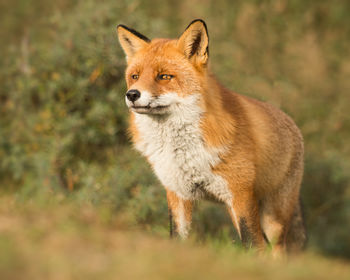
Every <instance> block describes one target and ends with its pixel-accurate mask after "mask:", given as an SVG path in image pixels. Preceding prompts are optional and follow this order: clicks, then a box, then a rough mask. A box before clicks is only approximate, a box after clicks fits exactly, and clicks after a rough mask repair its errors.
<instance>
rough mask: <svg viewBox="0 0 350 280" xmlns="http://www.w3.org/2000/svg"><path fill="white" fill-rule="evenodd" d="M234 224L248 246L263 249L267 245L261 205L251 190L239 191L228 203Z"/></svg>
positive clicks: (244, 243)
mask: <svg viewBox="0 0 350 280" xmlns="http://www.w3.org/2000/svg"><path fill="white" fill-rule="evenodd" d="M227 208H228V211H229V213H230V216H231V218H232V221H233V224H234V226H235V228H236V230H237V232H238V234H239V236H240V239H241V241H242V243H243V245H244V246H245V247H246V248H250V247H255V248H257V249H258V250H262V249H264V248H265V246H266V242H265V239H264V235H263V232H262V229H261V226H260V217H259V206H258V201H257V199H256V198H255V196H254V194H253V193H252V192H250V191H247V190H245V191H237V192H234V193H233V199H232V200H231V201H230V202H229V203H228V205H227Z"/></svg>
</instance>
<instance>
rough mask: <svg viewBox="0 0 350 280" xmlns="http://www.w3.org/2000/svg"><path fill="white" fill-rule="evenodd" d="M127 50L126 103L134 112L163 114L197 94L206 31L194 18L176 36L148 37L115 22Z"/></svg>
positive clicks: (205, 56)
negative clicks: (182, 31)
mask: <svg viewBox="0 0 350 280" xmlns="http://www.w3.org/2000/svg"><path fill="white" fill-rule="evenodd" d="M117 29H118V36H119V41H120V44H121V46H122V48H123V50H124V52H125V54H126V59H127V69H126V82H127V86H128V91H127V93H126V97H125V100H126V104H127V106H128V107H129V108H130V109H131V110H133V111H134V112H137V113H143V114H165V113H170V112H171V111H172V109H173V108H175V107H176V106H177V105H179V104H181V103H182V102H186V100H188V99H189V98H188V97H189V96H191V95H194V94H198V93H199V92H200V91H201V88H202V87H203V83H204V79H203V77H204V76H205V75H206V72H207V63H208V55H209V53H208V43H209V37H208V31H207V27H206V24H205V22H204V21H202V20H199V19H197V20H194V21H192V22H191V23H190V25H189V26H188V27H187V28H186V30H185V31H184V33H183V34H182V35H181V36H180V37H179V38H178V39H173V40H171V39H154V40H152V41H151V40H150V39H148V38H147V37H145V36H144V35H142V34H140V33H138V32H137V31H135V30H133V29H130V28H128V27H126V26H124V25H119V26H118V28H117Z"/></svg>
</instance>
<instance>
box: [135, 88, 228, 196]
mask: <svg viewBox="0 0 350 280" xmlns="http://www.w3.org/2000/svg"><path fill="white" fill-rule="evenodd" d="M199 101H200V94H192V95H190V96H187V97H179V96H178V95H177V94H176V93H168V94H164V95H161V96H160V97H159V98H157V99H156V100H155V101H154V102H157V105H155V106H164V105H169V104H171V106H170V107H169V112H168V113H167V114H166V115H141V114H135V124H136V126H137V128H138V130H139V132H140V138H141V140H140V141H138V142H137V143H135V144H136V148H137V149H138V150H139V151H141V152H142V154H143V155H145V156H146V157H147V158H148V160H149V161H150V162H151V163H152V165H153V167H154V170H155V173H156V175H157V176H158V178H159V179H160V181H161V182H162V184H163V185H164V186H165V187H166V188H167V189H169V190H171V191H174V192H175V193H176V194H177V195H178V196H180V197H182V198H184V199H196V198H200V197H203V196H204V195H205V194H207V193H209V194H211V195H214V196H215V197H216V198H217V199H219V200H222V201H225V202H226V201H230V200H232V196H231V193H230V191H229V190H228V187H227V182H226V181H225V180H224V179H223V178H222V177H221V176H219V175H216V174H214V173H213V172H212V167H213V166H215V165H216V164H218V163H219V162H220V158H219V154H220V153H221V152H223V150H224V149H218V148H215V149H214V148H209V147H207V146H206V145H205V142H204V140H203V137H202V134H201V130H200V119H201V115H202V110H201V108H200V106H199ZM152 104H153V103H152Z"/></svg>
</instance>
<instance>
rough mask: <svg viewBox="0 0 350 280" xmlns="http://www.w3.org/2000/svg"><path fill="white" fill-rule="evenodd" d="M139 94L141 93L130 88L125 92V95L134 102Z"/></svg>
mask: <svg viewBox="0 0 350 280" xmlns="http://www.w3.org/2000/svg"><path fill="white" fill-rule="evenodd" d="M140 96H141V93H140V92H139V91H138V90H137V89H131V90H129V91H128V92H127V93H126V97H127V98H128V99H129V100H130V101H131V102H135V101H136V100H137V99H139V98H140Z"/></svg>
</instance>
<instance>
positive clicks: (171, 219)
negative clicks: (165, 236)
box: [168, 208, 174, 238]
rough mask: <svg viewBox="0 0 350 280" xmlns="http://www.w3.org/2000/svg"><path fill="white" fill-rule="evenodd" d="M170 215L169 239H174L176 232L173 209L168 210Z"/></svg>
mask: <svg viewBox="0 0 350 280" xmlns="http://www.w3.org/2000/svg"><path fill="white" fill-rule="evenodd" d="M168 214H169V237H170V238H173V237H174V231H173V213H172V212H171V209H170V208H169V209H168Z"/></svg>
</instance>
